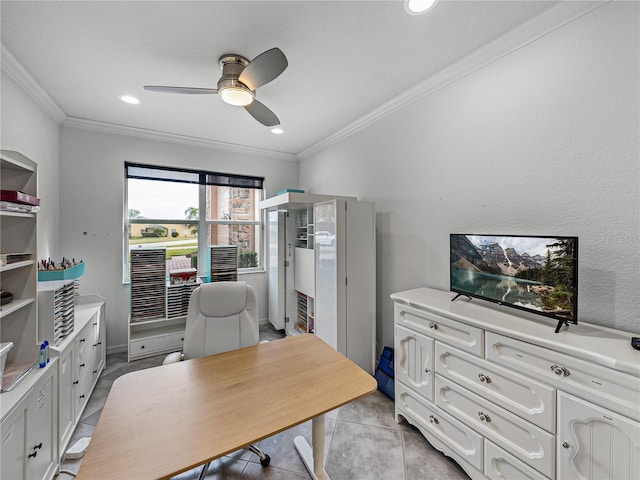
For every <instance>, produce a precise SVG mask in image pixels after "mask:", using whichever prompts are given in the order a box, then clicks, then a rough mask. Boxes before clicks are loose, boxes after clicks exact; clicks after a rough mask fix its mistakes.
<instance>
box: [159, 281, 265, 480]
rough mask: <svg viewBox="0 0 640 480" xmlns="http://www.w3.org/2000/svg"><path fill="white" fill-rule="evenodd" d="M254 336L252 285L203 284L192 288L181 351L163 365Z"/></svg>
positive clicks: (257, 451) (237, 345) (262, 460)
mask: <svg viewBox="0 0 640 480" xmlns="http://www.w3.org/2000/svg"><path fill="white" fill-rule="evenodd" d="M258 337H259V335H258V307H257V304H256V295H255V293H254V291H253V288H251V286H250V285H247V284H246V283H245V282H213V283H205V284H202V285H200V286H199V287H198V288H196V289H195V290H194V291H193V293H192V294H191V298H190V300H189V308H188V309H187V322H186V326H185V335H184V354H181V353H180V352H176V353H171V354H169V355H167V357H166V358H165V359H164V362H163V365H166V364H169V363H174V362H179V361H180V360H183V359H184V360H189V359H191V358H198V357H204V356H206V355H213V354H215V353H223V352H228V351H229V350H235V349H237V348H242V347H248V346H251V345H255V344H257V343H258ZM239 428H242V427H239ZM246 448H247V450H250V451H251V452H253V453H255V454H256V455H258V457H260V464H261V465H262V466H263V467H267V466H268V465H269V462H270V461H271V458H270V457H269V455H267V454H265V453H264V452H263V451H262V450H260V449H259V448H257V447H255V446H253V445H249V446H248V447H246ZM209 463H210V462H208V463H207V464H206V465H205V466H204V468H203V469H202V472H201V473H200V477H199V478H200V479H203V478H204V476H205V474H206V472H207V470H208V469H209Z"/></svg>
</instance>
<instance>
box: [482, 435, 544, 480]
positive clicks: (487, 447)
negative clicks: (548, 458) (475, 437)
mask: <svg viewBox="0 0 640 480" xmlns="http://www.w3.org/2000/svg"><path fill="white" fill-rule="evenodd" d="M484 474H485V475H486V476H487V477H489V478H490V479H491V480H548V479H547V477H545V476H544V475H542V474H541V473H540V472H537V471H536V470H534V469H533V468H531V467H530V466H529V465H527V464H525V463H523V462H521V461H520V460H518V459H517V458H516V457H514V456H513V455H511V454H510V453H508V452H507V451H505V450H503V449H502V448H500V447H498V446H497V445H496V444H494V443H492V442H490V441H489V440H485V441H484Z"/></svg>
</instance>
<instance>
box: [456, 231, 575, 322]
mask: <svg viewBox="0 0 640 480" xmlns="http://www.w3.org/2000/svg"><path fill="white" fill-rule="evenodd" d="M450 247H451V248H450V289H451V291H453V292H456V293H457V294H458V295H457V296H456V297H455V298H457V297H458V296H460V295H464V296H468V297H476V298H481V299H483V300H488V301H490V302H494V303H498V304H501V305H506V306H509V307H514V308H518V309H521V310H526V311H529V312H533V313H536V314H540V315H544V316H547V317H551V318H554V319H557V320H558V321H559V322H558V327H557V328H556V332H557V331H558V330H559V328H560V326H561V325H562V323H565V324H566V323H578V318H577V303H578V238H577V237H560V236H558V237H554V236H524V235H472V234H451V236H450ZM455 298H454V299H455Z"/></svg>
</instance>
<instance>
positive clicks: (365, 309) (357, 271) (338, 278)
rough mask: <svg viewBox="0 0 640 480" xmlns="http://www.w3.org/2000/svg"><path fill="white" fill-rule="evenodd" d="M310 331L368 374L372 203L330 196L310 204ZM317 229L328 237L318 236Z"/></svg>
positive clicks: (372, 326) (372, 328)
mask: <svg viewBox="0 0 640 480" xmlns="http://www.w3.org/2000/svg"><path fill="white" fill-rule="evenodd" d="M313 210H314V213H313V217H314V223H315V229H316V239H315V279H316V282H315V283H316V288H315V334H316V335H317V336H318V337H320V338H322V339H323V340H324V341H325V342H327V343H328V344H329V345H331V346H332V347H334V348H335V349H337V350H338V351H339V352H341V353H342V354H344V355H345V356H347V357H348V358H349V359H351V360H353V361H354V362H355V363H357V364H358V365H359V366H360V367H361V368H362V369H364V370H366V371H367V372H369V373H371V374H373V372H374V370H375V336H376V283H375V279H376V267H375V266H376V262H375V218H374V211H373V204H372V203H371V202H363V201H358V200H342V199H337V200H331V201H328V202H322V203H317V204H315V205H314V207H313ZM320 232H326V235H325V236H326V237H327V238H328V239H325V240H322V241H320V237H319V234H320Z"/></svg>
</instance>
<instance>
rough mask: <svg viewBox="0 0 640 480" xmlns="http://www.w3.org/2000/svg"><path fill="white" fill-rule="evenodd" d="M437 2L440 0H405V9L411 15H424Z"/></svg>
mask: <svg viewBox="0 0 640 480" xmlns="http://www.w3.org/2000/svg"><path fill="white" fill-rule="evenodd" d="M436 3H438V0H405V1H404V9H405V10H406V12H407V13H408V14H409V15H422V14H423V13H425V12H426V11H427V10H429V9H431V8H433V6H434V5H435V4H436Z"/></svg>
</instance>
